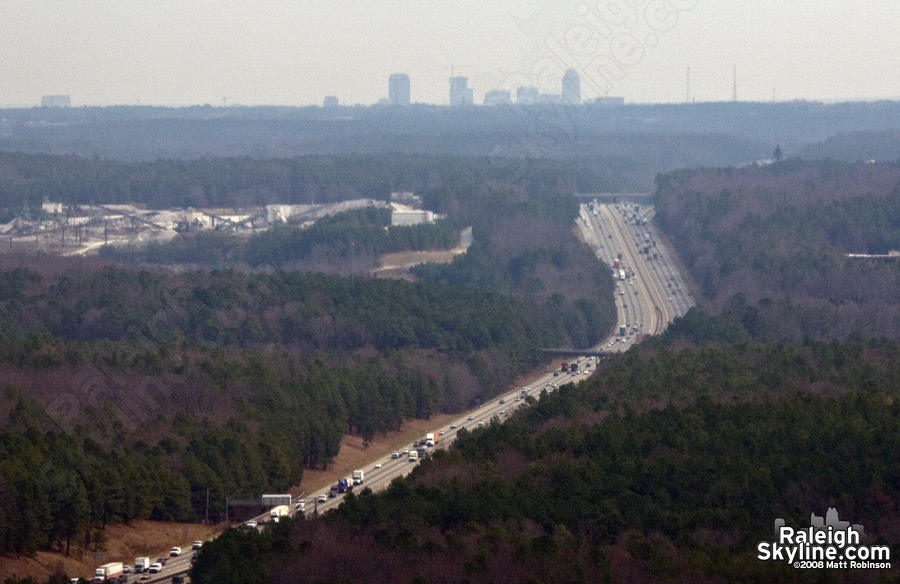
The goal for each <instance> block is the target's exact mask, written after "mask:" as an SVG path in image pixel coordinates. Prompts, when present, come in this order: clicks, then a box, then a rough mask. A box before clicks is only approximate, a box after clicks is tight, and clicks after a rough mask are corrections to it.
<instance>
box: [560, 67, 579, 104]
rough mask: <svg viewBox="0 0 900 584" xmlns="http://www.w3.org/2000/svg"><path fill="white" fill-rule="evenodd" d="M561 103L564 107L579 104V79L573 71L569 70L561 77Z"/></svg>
mask: <svg viewBox="0 0 900 584" xmlns="http://www.w3.org/2000/svg"><path fill="white" fill-rule="evenodd" d="M562 101H563V103H564V104H566V105H579V104H581V78H580V77H579V76H578V73H577V72H576V71H575V69H569V70H568V71H566V72H565V74H564V75H563V78H562Z"/></svg>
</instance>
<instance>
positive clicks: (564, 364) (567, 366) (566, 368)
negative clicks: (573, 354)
mask: <svg viewBox="0 0 900 584" xmlns="http://www.w3.org/2000/svg"><path fill="white" fill-rule="evenodd" d="M562 371H563V372H564V373H568V371H569V364H568V363H563V364H562Z"/></svg>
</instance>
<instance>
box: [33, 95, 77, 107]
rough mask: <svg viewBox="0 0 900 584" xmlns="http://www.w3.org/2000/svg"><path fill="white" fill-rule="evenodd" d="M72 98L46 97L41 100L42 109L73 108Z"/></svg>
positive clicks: (61, 96)
mask: <svg viewBox="0 0 900 584" xmlns="http://www.w3.org/2000/svg"><path fill="white" fill-rule="evenodd" d="M71 106H72V98H71V97H69V96H68V95H45V96H44V97H42V98H41V107H71Z"/></svg>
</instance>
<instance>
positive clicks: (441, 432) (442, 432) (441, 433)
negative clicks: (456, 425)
mask: <svg viewBox="0 0 900 584" xmlns="http://www.w3.org/2000/svg"><path fill="white" fill-rule="evenodd" d="M444 434H446V432H444V431H443V430H441V431H440V432H438V436H443V435H444Z"/></svg>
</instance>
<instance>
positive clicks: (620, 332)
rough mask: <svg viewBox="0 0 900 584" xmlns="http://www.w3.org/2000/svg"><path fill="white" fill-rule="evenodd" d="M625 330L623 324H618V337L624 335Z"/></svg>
mask: <svg viewBox="0 0 900 584" xmlns="http://www.w3.org/2000/svg"><path fill="white" fill-rule="evenodd" d="M627 330H628V329H627V328H626V327H625V325H624V324H623V325H622V326H620V327H619V336H620V337H624V336H625V333H626V332H627Z"/></svg>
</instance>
